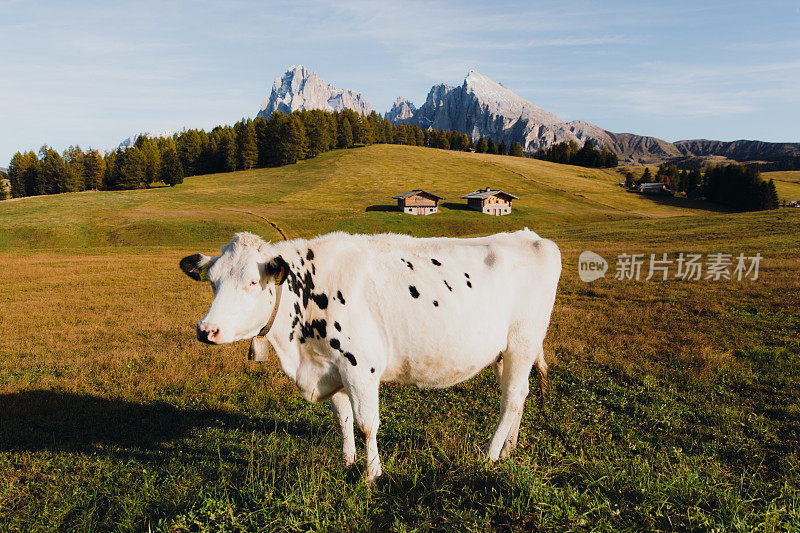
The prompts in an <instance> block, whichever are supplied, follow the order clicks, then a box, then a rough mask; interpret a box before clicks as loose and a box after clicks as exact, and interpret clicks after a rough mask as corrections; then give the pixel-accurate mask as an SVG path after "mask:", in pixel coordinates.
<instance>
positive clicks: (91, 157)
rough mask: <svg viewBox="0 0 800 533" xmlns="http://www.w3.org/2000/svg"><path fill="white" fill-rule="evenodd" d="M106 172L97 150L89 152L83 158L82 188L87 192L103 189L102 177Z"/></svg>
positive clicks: (103, 161)
mask: <svg viewBox="0 0 800 533" xmlns="http://www.w3.org/2000/svg"><path fill="white" fill-rule="evenodd" d="M105 170H106V162H105V160H104V159H103V158H102V157H100V152H98V151H97V150H89V151H88V152H86V154H84V156H83V180H84V181H83V188H84V190H87V191H92V190H97V189H100V188H102V187H103V175H104V174H105Z"/></svg>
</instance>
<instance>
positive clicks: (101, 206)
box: [0, 145, 708, 250]
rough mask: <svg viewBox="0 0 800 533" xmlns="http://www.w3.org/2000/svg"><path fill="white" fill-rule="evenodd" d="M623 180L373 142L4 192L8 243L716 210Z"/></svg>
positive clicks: (449, 226) (575, 220)
mask: <svg viewBox="0 0 800 533" xmlns="http://www.w3.org/2000/svg"><path fill="white" fill-rule="evenodd" d="M620 180H621V178H620V176H619V174H618V173H617V172H614V171H610V170H599V169H586V168H581V167H574V166H567V165H558V164H555V163H549V162H545V161H538V160H533V159H527V158H515V157H509V156H493V155H485V154H471V153H465V152H450V151H442V150H434V149H429V148H418V147H407V146H396V145H373V146H369V147H366V148H359V149H353V150H337V151H333V152H329V153H325V154H323V155H321V156H319V157H317V158H314V159H310V160H305V161H302V162H300V163H298V164H295V165H290V166H286V167H278V168H268V169H258V170H252V171H244V172H236V173H231V174H213V175H207V176H196V177H192V178H188V179H187V180H186V182H185V183H184V184H182V185H180V186H178V187H174V188H154V189H149V190H135V191H100V192H83V193H75V194H66V195H56V196H41V197H30V198H22V199H16V200H11V201H6V202H3V203H0V250H10V249H18V248H23V249H48V248H68V249H76V250H78V249H81V250H86V249H88V248H100V249H102V248H107V247H119V246H130V245H135V246H172V245H178V244H191V243H197V244H200V243H204V244H210V243H215V244H216V243H218V242H219V241H221V240H224V239H227V238H228V237H229V236H230V235H231V234H232V233H233V232H234V231H235V230H237V229H245V228H249V229H253V230H258V231H260V232H261V233H262V234H264V235H265V236H266V237H267V238H272V237H274V236H275V232H274V230H273V229H272V228H271V227H270V226H268V225H267V224H266V223H265V222H264V221H263V220H261V219H259V218H258V216H256V215H259V216H263V217H266V218H268V219H269V220H272V221H275V222H277V223H278V224H279V225H280V226H281V227H282V228H284V229H285V231H286V232H287V233H288V234H289V235H290V236H307V235H313V234H316V233H322V232H326V231H331V230H336V229H343V230H347V231H354V232H380V231H397V232H404V233H411V234H415V235H453V234H455V235H473V234H482V233H487V232H495V231H503V230H508V229H516V228H520V227H523V226H530V227H531V228H547V227H552V226H558V227H563V226H564V225H574V224H585V223H592V222H600V221H609V220H623V219H631V218H654V217H655V218H658V217H670V216H679V215H692V214H698V213H706V212H708V211H707V208H706V207H704V206H702V205H701V204H698V205H691V204H689V203H686V202H683V201H680V200H674V201H672V200H670V201H665V200H661V201H654V200H653V199H651V198H645V197H642V196H639V195H635V194H630V193H627V192H625V191H624V190H622V189H621V188H620V187H619V186H618V185H617V184H618V182H619V181H620ZM485 186H492V187H496V188H501V189H504V190H508V191H509V192H512V193H514V194H516V195H517V196H519V197H520V199H519V200H518V201H516V202H515V203H514V212H513V213H512V214H511V215H510V216H505V217H499V218H495V217H485V216H478V215H477V214H476V213H473V212H471V211H465V210H463V209H462V206H463V204H464V201H463V200H460V199H459V197H460V196H462V195H463V194H466V193H467V192H471V191H473V190H476V189H478V188H480V187H485ZM415 188H423V189H430V190H431V191H432V192H435V193H436V194H439V195H440V196H443V197H444V198H445V199H444V203H443V206H442V210H441V211H442V212H441V213H440V214H438V215H436V216H434V217H424V218H418V217H412V216H404V215H402V214H400V213H396V212H393V211H387V210H386V209H387V208H389V207H391V205H393V203H394V201H393V200H392V199H391V198H392V196H394V195H396V194H399V193H401V192H404V191H406V190H411V189H415ZM247 212H250V213H253V214H248V213H247Z"/></svg>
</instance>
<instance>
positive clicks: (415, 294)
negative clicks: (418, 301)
mask: <svg viewBox="0 0 800 533" xmlns="http://www.w3.org/2000/svg"><path fill="white" fill-rule="evenodd" d="M408 292H410V293H411V297H412V298H419V291H418V290H417V288H416V287H415V286H413V285H409V286H408Z"/></svg>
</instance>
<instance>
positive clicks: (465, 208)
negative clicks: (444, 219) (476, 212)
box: [442, 202, 473, 211]
mask: <svg viewBox="0 0 800 533" xmlns="http://www.w3.org/2000/svg"><path fill="white" fill-rule="evenodd" d="M442 207H444V208H445V209H450V210H453V211H473V209H470V208H469V206H468V205H467V204H458V203H456V202H442Z"/></svg>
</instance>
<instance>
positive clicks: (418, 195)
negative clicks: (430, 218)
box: [392, 189, 444, 215]
mask: <svg viewBox="0 0 800 533" xmlns="http://www.w3.org/2000/svg"><path fill="white" fill-rule="evenodd" d="M392 198H393V199H395V200H397V207H399V208H400V210H401V211H402V212H403V213H407V214H409V215H432V214H434V213H438V212H439V200H444V198H442V197H441V196H436V195H435V194H433V193H430V192H428V191H423V190H420V189H416V190H413V191H408V192H404V193H403V194H398V195H397V196H393V197H392Z"/></svg>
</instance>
